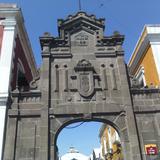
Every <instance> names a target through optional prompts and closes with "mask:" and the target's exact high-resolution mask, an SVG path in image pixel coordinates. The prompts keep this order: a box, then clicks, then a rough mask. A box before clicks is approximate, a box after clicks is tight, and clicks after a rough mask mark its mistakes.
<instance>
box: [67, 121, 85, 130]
mask: <svg viewBox="0 0 160 160" xmlns="http://www.w3.org/2000/svg"><path fill="white" fill-rule="evenodd" d="M83 123H85V122H81V123H80V124H78V125H76V126H72V127H69V126H68V127H67V126H66V127H65V128H66V129H74V128H77V127H79V126H81V125H82V124H83Z"/></svg>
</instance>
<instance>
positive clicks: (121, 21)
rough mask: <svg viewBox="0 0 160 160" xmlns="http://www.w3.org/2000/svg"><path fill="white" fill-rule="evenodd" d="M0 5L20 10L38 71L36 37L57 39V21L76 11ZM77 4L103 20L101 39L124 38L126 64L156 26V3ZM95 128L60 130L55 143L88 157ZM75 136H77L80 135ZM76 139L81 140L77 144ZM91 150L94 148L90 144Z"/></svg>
mask: <svg viewBox="0 0 160 160" xmlns="http://www.w3.org/2000/svg"><path fill="white" fill-rule="evenodd" d="M1 2H3V3H5V2H9V3H17V4H18V6H19V7H21V9H22V13H23V16H24V20H25V26H26V30H27V33H28V36H29V39H30V41H31V45H32V49H33V53H34V55H35V59H36V62H37V66H38V67H40V65H41V63H42V60H41V49H40V43H39V37H40V36H42V35H43V33H44V32H50V33H51V35H53V36H54V37H57V36H58V32H57V19H58V18H62V19H65V18H67V16H68V15H70V14H76V13H77V12H78V11H79V7H78V0H1ZM81 3H82V11H85V12H87V13H88V14H94V15H96V17H97V18H105V19H106V21H105V25H106V28H105V32H104V35H105V36H109V35H112V33H113V32H114V31H119V32H120V33H121V34H123V35H125V41H124V44H123V48H124V51H125V61H126V63H127V62H128V60H129V57H130V56H131V54H132V52H133V50H134V47H135V45H136V42H137V41H138V38H139V36H140V34H141V32H142V29H143V27H144V25H145V24H160V0H81ZM99 127H100V124H99V123H90V124H89V126H88V124H85V123H84V124H83V125H81V126H80V127H77V128H76V129H72V130H71V132H73V134H71V133H70V130H69V129H68V130H69V131H68V130H67V129H64V130H62V132H61V133H60V135H59V139H58V143H59V145H61V147H59V148H65V145H66V144H67V142H68V140H71V139H72V140H73V141H70V144H69V145H73V146H74V145H76V146H75V147H77V149H79V150H80V151H81V152H83V153H84V154H87V155H88V154H89V152H90V151H88V150H90V149H89V148H90V146H91V145H90V144H92V143H91V141H93V140H89V138H91V137H96V138H95V139H96V141H94V143H96V144H97V145H98V141H99V140H98V138H97V137H98V131H99ZM76 133H81V135H77V134H76ZM90 133H92V135H91V134H90ZM84 135H85V137H87V139H88V140H89V142H88V143H85V142H86V140H85V139H84V137H83V136H84ZM71 136H72V137H71ZM80 136H82V138H79V139H80V141H77V138H78V137H80ZM68 137H69V138H68ZM82 140H83V143H82ZM62 142H63V143H62ZM71 142H73V143H75V144H73V143H71ZM84 144H85V145H87V144H89V146H85V147H84V146H83V145H84ZM92 146H93V147H94V144H92ZM67 147H68V146H66V149H65V150H64V149H63V151H62V153H64V152H65V151H68V148H67ZM93 147H92V148H93ZM95 147H96V146H95Z"/></svg>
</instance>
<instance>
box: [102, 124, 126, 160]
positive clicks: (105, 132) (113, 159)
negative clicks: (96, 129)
mask: <svg viewBox="0 0 160 160" xmlns="http://www.w3.org/2000/svg"><path fill="white" fill-rule="evenodd" d="M99 137H100V143H101V155H102V159H104V160H123V153H122V148H121V141H120V137H119V135H118V133H117V131H116V130H115V129H114V128H113V127H111V126H110V125H107V124H103V125H102V127H101V129H100V134H99Z"/></svg>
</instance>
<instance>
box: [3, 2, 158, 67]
mask: <svg viewBox="0 0 160 160" xmlns="http://www.w3.org/2000/svg"><path fill="white" fill-rule="evenodd" d="M81 1H82V10H83V11H86V12H87V13H88V14H95V15H96V16H97V17H98V18H101V17H104V18H105V19H106V29H105V35H111V34H112V33H113V32H114V31H115V30H118V31H119V32H120V33H121V34H124V35H125V42H124V45H123V47H124V50H125V60H126V62H127V61H128V59H129V57H130V55H131V53H132V51H133V49H134V46H135V44H136V42H137V40H138V37H139V35H140V33H141V31H142V29H143V26H144V25H145V24H159V23H160V16H159V15H160V9H159V8H160V7H159V6H160V0H121V1H120V0H81ZM2 2H14V3H18V5H19V6H20V7H21V8H22V11H23V15H24V19H25V25H26V28H27V32H28V35H29V38H30V41H31V44H32V48H33V51H34V54H35V57H36V61H37V64H38V66H40V63H41V56H40V53H41V51H40V44H39V36H41V35H43V33H44V32H46V31H47V32H50V33H51V34H52V35H53V36H57V35H58V34H57V19H58V18H66V17H67V16H68V15H69V14H75V13H76V12H77V11H78V0H39V1H38V0H2Z"/></svg>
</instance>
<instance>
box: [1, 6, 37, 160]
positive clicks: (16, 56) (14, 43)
mask: <svg viewBox="0 0 160 160" xmlns="http://www.w3.org/2000/svg"><path fill="white" fill-rule="evenodd" d="M0 77H1V79H0V122H1V123H0V131H1V132H0V159H3V158H2V157H3V146H4V144H3V142H4V140H5V133H6V132H5V128H6V126H5V124H6V119H7V117H6V114H8V107H9V105H10V94H11V92H12V91H13V90H16V88H17V87H18V88H19V89H21V90H27V89H28V88H29V83H30V82H31V81H33V80H34V79H35V78H36V77H38V72H37V69H36V64H35V61H34V57H33V53H32V50H31V46H30V43H29V40H28V36H27V33H26V29H25V27H24V20H23V16H22V13H21V10H20V9H19V8H18V7H17V6H16V5H15V4H0Z"/></svg>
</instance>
